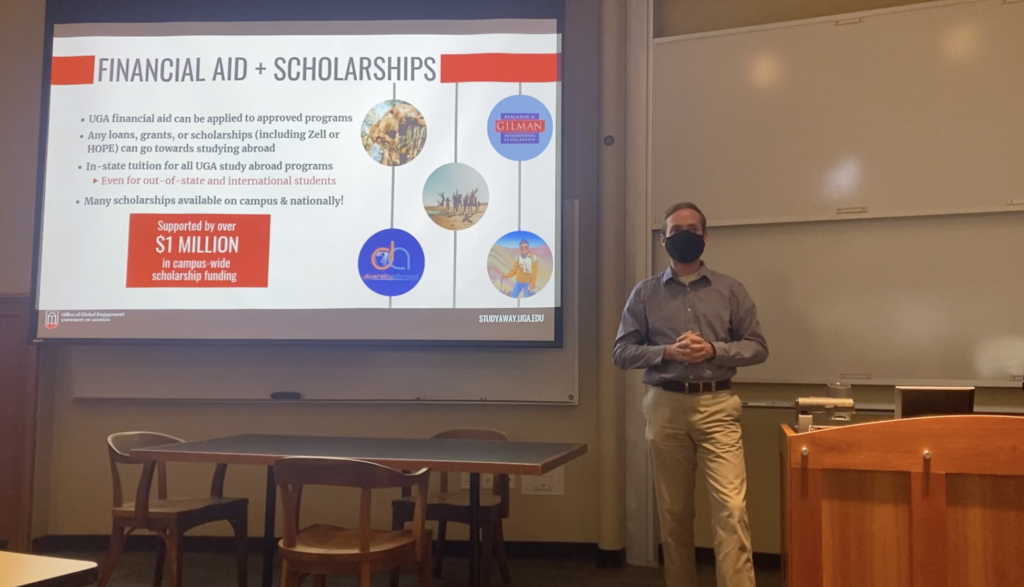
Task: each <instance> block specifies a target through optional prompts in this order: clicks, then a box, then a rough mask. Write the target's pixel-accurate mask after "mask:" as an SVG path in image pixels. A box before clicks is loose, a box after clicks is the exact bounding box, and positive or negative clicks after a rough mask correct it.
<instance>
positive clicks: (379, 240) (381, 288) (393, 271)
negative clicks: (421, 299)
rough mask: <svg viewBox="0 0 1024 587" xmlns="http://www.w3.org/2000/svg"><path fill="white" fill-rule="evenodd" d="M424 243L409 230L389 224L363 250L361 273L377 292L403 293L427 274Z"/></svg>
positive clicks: (364, 245)
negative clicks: (424, 273)
mask: <svg viewBox="0 0 1024 587" xmlns="http://www.w3.org/2000/svg"><path fill="white" fill-rule="evenodd" d="M423 261H424V257H423V247H421V246H420V243H419V242H418V241H417V240H416V238H415V237H413V236H412V235H411V234H409V233H408V232H405V231H404V230H399V229H397V228H386V229H384V230H382V231H380V232H378V233H377V234H375V235H373V236H371V237H370V238H369V239H367V241H366V243H365V244H363V248H362V249H361V250H360V251H359V277H360V279H362V280H363V283H365V284H366V287H368V288H370V290H371V291H373V292H374V293H376V294H380V295H382V296H400V295H402V294H404V293H408V292H409V291H411V290H412V288H414V287H416V284H417V283H419V282H420V278H422V277H423V265H424V263H423Z"/></svg>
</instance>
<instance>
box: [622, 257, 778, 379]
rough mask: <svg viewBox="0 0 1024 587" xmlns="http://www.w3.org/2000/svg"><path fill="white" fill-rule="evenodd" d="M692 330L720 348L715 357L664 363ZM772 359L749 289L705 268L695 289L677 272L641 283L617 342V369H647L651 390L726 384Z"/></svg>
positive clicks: (624, 313)
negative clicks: (666, 355)
mask: <svg viewBox="0 0 1024 587" xmlns="http://www.w3.org/2000/svg"><path fill="white" fill-rule="evenodd" d="M688 330H689V331H692V332H696V333H698V334H700V336H701V338H703V339H704V340H706V341H708V342H710V343H711V344H712V345H714V347H715V358H713V359H711V360H709V361H704V362H702V363H696V364H693V365H690V364H686V363H677V362H674V361H669V362H662V356H663V353H664V352H665V346H666V345H670V344H673V343H675V342H676V339H677V338H679V336H681V335H682V334H683V333H684V332H686V331H688ZM767 358H768V343H767V342H766V341H765V339H764V335H763V334H762V333H761V324H760V323H759V322H758V321H757V308H756V307H755V306H754V301H753V300H751V299H750V294H748V293H747V290H746V288H744V287H743V284H742V283H740V282H739V281H737V280H735V279H733V278H732V277H729V276H728V275H725V274H722V273H718V272H717V271H712V270H711V269H708V267H707V266H706V265H704V264H701V269H700V271H699V272H698V273H697V278H696V279H695V280H694V281H692V282H690V284H689V285H686V284H684V283H683V282H681V281H679V280H678V279H676V278H675V276H674V275H673V274H672V268H671V267H669V268H668V269H666V270H665V271H664V273H660V274H658V275H655V276H653V277H649V278H647V279H645V280H643V281H641V282H640V283H638V284H637V286H636V287H634V288H633V293H631V294H630V295H629V300H628V301H627V302H626V307H625V309H624V310H623V311H622V322H621V323H620V324H619V335H618V337H617V338H616V339H615V351H614V361H615V366H616V367H618V368H620V369H646V370H647V371H646V372H645V373H644V383H646V384H647V385H660V384H662V383H664V382H666V381H678V382H680V383H689V382H692V381H721V380H723V379H729V378H731V377H732V376H733V375H735V374H736V367H744V366H748V365H757V364H758V363H763V362H764V361H765V360H766V359H767Z"/></svg>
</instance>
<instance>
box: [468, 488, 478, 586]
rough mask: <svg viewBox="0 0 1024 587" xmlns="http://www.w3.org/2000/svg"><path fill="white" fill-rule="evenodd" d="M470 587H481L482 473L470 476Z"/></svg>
mask: <svg viewBox="0 0 1024 587" xmlns="http://www.w3.org/2000/svg"><path fill="white" fill-rule="evenodd" d="M469 587H480V473H470V474H469Z"/></svg>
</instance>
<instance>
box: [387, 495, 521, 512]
mask: <svg viewBox="0 0 1024 587" xmlns="http://www.w3.org/2000/svg"><path fill="white" fill-rule="evenodd" d="M393 503H395V504H400V503H408V504H409V505H410V506H411V505H412V504H414V503H416V498H415V497H412V496H407V497H402V498H399V499H396V500H395V501H394V502H393ZM427 505H428V506H431V505H447V506H452V507H464V508H468V507H469V493H465V492H455V493H431V494H428V495H427ZM499 505H501V496H500V495H494V494H493V493H487V494H482V495H480V507H482V508H493V507H498V506H499Z"/></svg>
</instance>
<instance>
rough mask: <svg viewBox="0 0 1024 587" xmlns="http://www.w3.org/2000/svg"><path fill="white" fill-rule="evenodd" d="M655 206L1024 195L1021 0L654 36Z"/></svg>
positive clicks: (737, 212)
mask: <svg viewBox="0 0 1024 587" xmlns="http://www.w3.org/2000/svg"><path fill="white" fill-rule="evenodd" d="M655 43H656V44H655V50H654V75H653V96H654V97H653V102H654V103H653V112H654V115H653V123H654V124H653V139H652V141H653V142H652V144H653V162H652V185H653V188H652V189H653V203H654V206H653V210H652V224H653V225H660V223H661V221H662V213H663V211H664V210H665V209H666V208H667V207H668V206H670V205H671V204H672V203H675V202H678V201H681V200H692V201H695V202H698V203H699V204H700V206H701V207H702V208H703V210H704V212H705V213H706V214H707V216H708V217H709V220H710V222H711V223H712V224H715V225H729V224H757V223H765V222H788V221H805V220H824V219H836V218H844V217H849V216H855V217H894V216H915V215H937V214H957V213H972V212H996V211H1005V210H1012V209H1015V208H1016V209H1018V210H1019V209H1024V99H1022V96H1024V3H1021V2H1016V3H1004V2H1002V1H1001V0H985V1H974V2H971V1H967V2H963V1H960V2H937V3H930V4H918V5H913V6H908V7H902V8H896V9H886V10H880V11H872V12H865V13H858V14H853V15H847V16H839V17H829V18H822V19H814V20H808V21H800V22H793V23H783V24H779V25H769V26H764V27H755V28H748V29H737V30H730V31H724V32H715V33H706V34H696V35H688V36H682V37H674V38H666V39H659V40H657V41H655Z"/></svg>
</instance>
